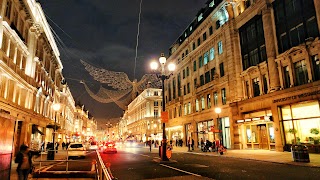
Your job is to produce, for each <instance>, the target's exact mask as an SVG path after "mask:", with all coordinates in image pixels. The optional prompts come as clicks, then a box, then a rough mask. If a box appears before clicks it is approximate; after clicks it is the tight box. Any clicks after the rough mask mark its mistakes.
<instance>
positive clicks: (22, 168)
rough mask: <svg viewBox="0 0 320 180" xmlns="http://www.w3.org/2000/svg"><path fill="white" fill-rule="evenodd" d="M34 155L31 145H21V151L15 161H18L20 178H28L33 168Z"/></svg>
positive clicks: (21, 179)
mask: <svg viewBox="0 0 320 180" xmlns="http://www.w3.org/2000/svg"><path fill="white" fill-rule="evenodd" d="M31 158H32V156H31V153H30V152H29V147H28V146H26V145H24V144H23V145H21V146H20V151H19V152H18V154H17V156H16V159H15V161H14V162H15V163H18V167H17V173H18V177H19V180H27V179H28V175H29V173H30V170H31V169H32V159H31Z"/></svg>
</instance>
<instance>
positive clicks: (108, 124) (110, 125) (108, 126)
mask: <svg viewBox="0 0 320 180" xmlns="http://www.w3.org/2000/svg"><path fill="white" fill-rule="evenodd" d="M106 126H107V128H108V140H110V135H109V129H110V128H111V127H112V124H111V123H110V122H108V123H107V124H106Z"/></svg>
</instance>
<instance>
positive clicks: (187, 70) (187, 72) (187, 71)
mask: <svg viewBox="0 0 320 180" xmlns="http://www.w3.org/2000/svg"><path fill="white" fill-rule="evenodd" d="M186 74H187V75H186V76H187V77H188V76H189V67H187V69H186Z"/></svg>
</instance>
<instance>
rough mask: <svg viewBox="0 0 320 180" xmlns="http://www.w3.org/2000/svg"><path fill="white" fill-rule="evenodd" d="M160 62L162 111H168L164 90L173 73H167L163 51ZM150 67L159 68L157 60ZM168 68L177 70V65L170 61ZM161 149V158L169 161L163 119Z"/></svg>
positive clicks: (159, 76)
mask: <svg viewBox="0 0 320 180" xmlns="http://www.w3.org/2000/svg"><path fill="white" fill-rule="evenodd" d="M159 62H160V65H161V75H157V76H158V78H160V79H161V81H162V112H165V111H166V107H165V104H166V103H165V95H164V92H165V91H164V80H165V79H169V77H170V75H172V74H170V75H169V76H166V75H165V64H166V62H167V58H166V57H164V53H161V56H160V58H159ZM150 67H151V69H152V70H159V69H158V63H157V62H152V63H151V64H150ZM168 70H169V71H171V72H172V71H174V70H175V65H174V64H172V63H170V64H169V65H168ZM161 118H164V117H161ZM162 120H163V119H162ZM161 150H162V153H160V154H161V160H162V161H168V160H169V159H168V157H167V154H166V150H167V137H166V123H165V121H164V120H163V121H162V148H161ZM161 150H160V149H159V151H161Z"/></svg>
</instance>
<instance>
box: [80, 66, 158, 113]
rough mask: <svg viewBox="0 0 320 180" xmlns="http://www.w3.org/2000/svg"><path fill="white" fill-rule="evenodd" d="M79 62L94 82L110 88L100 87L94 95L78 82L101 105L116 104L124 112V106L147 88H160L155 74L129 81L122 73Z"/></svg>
mask: <svg viewBox="0 0 320 180" xmlns="http://www.w3.org/2000/svg"><path fill="white" fill-rule="evenodd" d="M80 61H81V63H82V64H83V65H84V67H85V69H86V70H87V71H88V72H89V74H90V75H91V76H92V77H93V78H94V80H96V81H98V82H100V83H102V84H106V85H107V86H109V87H110V88H111V89H107V88H104V87H102V86H100V89H99V90H98V92H97V93H94V92H93V91H91V90H90V88H89V87H88V86H87V84H86V83H85V82H84V81H81V82H80V83H82V84H83V85H84V87H85V89H86V91H87V92H88V94H89V95H90V96H91V97H92V98H93V99H95V100H96V101H98V102H101V103H116V104H117V105H118V106H119V107H120V108H122V109H124V110H125V109H126V106H127V105H128V104H129V103H130V102H131V101H132V100H133V99H134V98H135V97H136V96H137V95H138V94H140V93H141V92H142V91H143V90H144V89H146V88H147V87H150V88H160V87H161V80H159V78H158V77H157V75H156V74H145V75H143V77H142V78H141V80H140V81H139V82H138V81H137V79H135V80H133V81H130V79H129V78H128V76H127V74H126V73H124V72H115V71H110V70H106V69H102V68H97V67H94V66H92V65H90V64H89V63H87V62H85V61H83V60H80Z"/></svg>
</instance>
